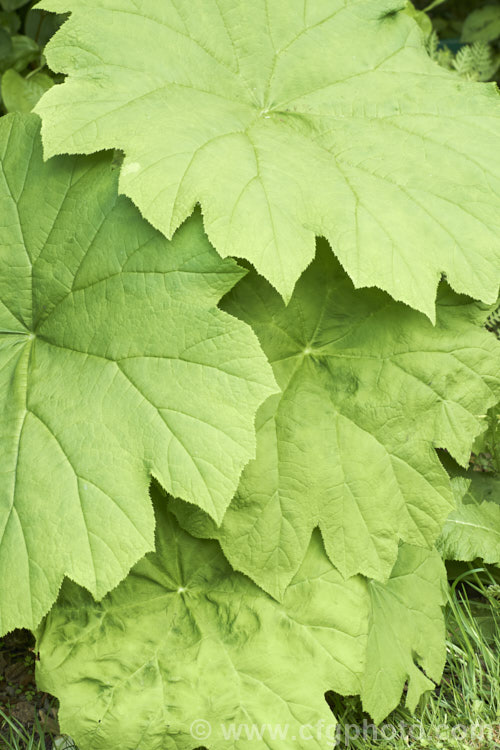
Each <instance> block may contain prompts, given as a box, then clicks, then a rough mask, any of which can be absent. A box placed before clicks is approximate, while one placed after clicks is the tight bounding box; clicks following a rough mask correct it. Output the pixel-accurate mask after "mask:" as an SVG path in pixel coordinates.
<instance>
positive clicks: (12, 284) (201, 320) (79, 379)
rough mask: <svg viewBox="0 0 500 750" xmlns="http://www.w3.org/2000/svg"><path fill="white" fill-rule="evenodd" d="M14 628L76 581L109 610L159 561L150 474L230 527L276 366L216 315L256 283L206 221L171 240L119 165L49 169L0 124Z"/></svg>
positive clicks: (0, 321) (23, 130) (25, 134)
mask: <svg viewBox="0 0 500 750" xmlns="http://www.w3.org/2000/svg"><path fill="white" fill-rule="evenodd" d="M0 158H1V165H0V217H1V227H0V247H1V254H0V384H1V390H0V393H1V396H0V398H1V417H0V431H1V435H2V450H1V452H0V476H1V478H2V481H1V483H0V580H1V582H2V583H1V586H0V630H1V631H5V630H9V629H10V628H13V627H19V626H28V627H30V626H31V627H33V626H34V625H36V624H37V623H38V622H39V620H40V618H41V617H42V615H43V614H45V612H46V611H47V609H48V608H49V606H50V605H51V604H52V602H53V601H54V599H55V597H56V595H57V591H58V589H59V586H60V583H61V580H62V577H63V576H64V574H67V575H69V576H70V577H71V578H72V579H73V580H75V581H77V582H78V583H80V584H82V585H84V586H86V587H88V588H89V589H90V591H92V593H93V594H94V595H96V596H102V595H103V594H104V593H106V591H108V590H109V589H110V588H112V587H113V586H116V584H117V583H118V582H119V581H120V580H121V579H122V578H123V577H124V576H125V575H126V573H127V572H128V570H129V569H130V566H131V565H132V564H133V563H135V562H136V561H137V560H138V559H139V558H140V557H141V556H142V555H143V554H144V553H145V552H146V551H148V550H150V549H152V545H153V530H154V518H153V512H152V509H151V505H150V501H149V497H148V484H149V480H150V475H151V474H153V475H154V476H156V477H157V478H158V479H159V480H160V481H161V482H162V483H163V485H164V486H165V487H167V488H168V489H169V490H170V491H171V492H174V493H175V494H176V495H178V496H180V497H184V498H185V499H188V500H189V501H190V502H193V503H197V504H198V505H199V506H200V507H203V508H204V509H205V510H206V511H207V512H208V513H210V514H211V515H212V516H213V517H214V518H216V519H217V520H220V519H221V518H222V515H223V513H224V510H225V508H226V505H227V504H228V502H229V501H230V499H231V497H232V495H233V494H234V490H235V488H236V486H237V483H238V479H239V475H240V472H241V469H242V467H243V466H244V464H245V463H247V461H248V460H249V458H250V457H251V456H253V455H255V433H254V416H255V412H256V410H257V408H258V406H259V405H260V404H261V403H262V401H263V400H264V399H265V398H266V397H267V396H268V395H269V394H270V393H272V391H273V379H272V373H271V368H270V367H269V365H268V364H267V362H266V360H265V357H264V355H263V353H262V351H261V349H260V347H259V345H258V342H257V339H256V337H255V336H254V334H253V333H252V332H251V330H250V329H249V328H248V326H246V325H245V324H244V323H241V322H240V321H239V320H236V319H235V318H232V317H231V316H230V315H228V314H227V313H225V312H221V311H220V310H218V309H217V307H216V305H217V302H218V300H219V298H220V296H221V295H222V294H224V293H225V292H227V291H228V289H230V288H231V287H232V286H233V284H234V283H235V282H236V281H237V280H238V279H239V278H241V276H242V274H243V273H244V272H243V271H242V270H241V269H239V268H238V267H237V266H236V264H235V263H234V262H232V261H221V260H220V258H219V257H218V255H217V254H216V253H215V251H214V250H213V249H212V248H211V246H210V245H209V243H208V242H207V240H206V238H205V236H204V235H203V230H202V226H201V220H200V219H199V218H193V219H191V220H190V221H189V222H188V223H187V224H186V225H185V226H184V227H183V228H182V229H181V230H179V232H178V234H177V235H176V237H175V239H174V240H173V241H172V242H168V241H167V240H165V238H164V237H163V236H162V235H160V234H159V233H158V232H157V231H156V230H154V229H153V228H152V227H150V226H149V225H148V224H147V223H146V222H145V221H143V220H142V219H141V217H140V216H139V214H138V212H137V210H136V209H135V207H134V206H132V205H131V204H130V203H129V201H128V199H125V198H118V196H117V191H116V173H114V172H113V171H112V169H111V166H110V165H111V162H110V158H108V156H104V157H97V158H96V157H94V158H90V159H83V160H82V159H75V158H72V159H63V160H55V161H51V162H50V163H48V164H44V163H43V160H42V153H41V142H40V137H39V126H38V118H37V117H35V116H29V117H25V118H23V117H21V116H19V115H9V116H8V117H5V118H3V119H2V120H1V122H0Z"/></svg>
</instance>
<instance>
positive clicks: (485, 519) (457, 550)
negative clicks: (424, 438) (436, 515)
mask: <svg viewBox="0 0 500 750" xmlns="http://www.w3.org/2000/svg"><path fill="white" fill-rule="evenodd" d="M453 484H454V490H455V497H456V502H457V508H456V509H455V510H454V511H453V512H452V513H451V514H450V516H449V518H448V519H447V521H446V523H445V525H444V528H443V531H442V534H441V537H440V539H439V542H438V544H439V549H440V550H441V553H442V555H443V558H444V559H445V560H467V561H472V560H475V559H476V558H482V559H483V560H484V562H486V563H491V564H494V565H500V477H498V476H489V475H488V474H481V473H478V472H469V474H468V476H467V477H456V478H455V479H453Z"/></svg>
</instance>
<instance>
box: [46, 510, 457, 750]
mask: <svg viewBox="0 0 500 750" xmlns="http://www.w3.org/2000/svg"><path fill="white" fill-rule="evenodd" d="M156 508H157V543H156V552H155V553H152V554H150V555H148V556H147V557H146V558H145V559H144V560H143V561H141V562H140V563H139V564H138V565H137V566H136V567H135V568H134V570H133V571H132V573H131V574H130V575H129V577H128V578H127V579H126V580H125V581H124V582H123V583H122V584H121V585H120V586H119V587H118V588H117V589H116V590H115V591H113V592H112V593H111V594H109V595H108V596H107V597H106V598H105V599H104V600H103V601H102V602H101V603H100V604H96V603H95V602H94V601H93V600H92V598H91V597H90V596H89V595H88V594H87V593H86V592H84V591H82V590H81V589H78V587H76V586H75V585H74V584H71V583H67V584H65V585H64V587H63V591H62V595H61V597H60V599H59V602H58V603H57V604H56V605H55V607H54V609H53V610H52V611H51V612H50V614H49V615H48V617H47V619H46V621H45V623H44V625H43V626H42V628H41V630H40V632H39V634H38V644H37V648H38V649H39V651H40V658H41V660H40V663H39V668H38V676H37V679H38V683H39V686H40V687H41V689H43V690H47V691H49V692H51V693H52V694H55V695H56V696H58V697H59V699H60V702H61V708H60V712H59V718H60V721H61V727H62V729H63V731H65V732H67V733H69V734H70V735H71V736H72V737H73V738H74V739H75V740H76V741H77V743H78V747H79V750H101V749H102V750H123V748H138V747H140V748H141V750H167V749H168V750H173V749H174V748H182V750H188V749H189V750H191V749H192V748H194V747H198V746H199V745H200V743H201V744H203V745H206V746H207V747H209V748H210V750H219V749H220V750H227V749H229V748H238V750H245V749H246V750H250V749H251V748H253V747H255V746H256V745H255V743H256V738H255V736H254V739H253V740H247V738H246V736H245V731H246V730H245V726H246V727H247V728H248V729H249V730H250V731H252V726H253V727H254V728H255V727H256V728H257V729H260V728H261V727H262V726H263V725H268V726H269V727H271V731H273V728H276V727H277V730H274V731H278V732H279V731H284V732H286V734H285V735H284V737H283V736H282V738H281V739H280V738H279V735H278V737H274V738H273V737H271V735H270V733H268V732H266V733H265V736H264V738H263V741H261V742H260V743H259V747H266V748H269V749H270V750H289V748H290V747H294V748H299V749H300V750H302V749H303V750H307V748H315V749H318V748H324V749H325V750H326V748H328V750H330V748H331V747H332V735H330V737H328V735H327V733H326V728H327V726H328V725H330V729H333V726H332V725H333V724H334V717H333V716H332V715H331V714H330V712H329V710H328V708H327V705H326V702H325V699H324V693H325V692H326V691H327V690H329V689H333V690H335V691H337V692H341V693H349V694H352V693H358V692H361V694H362V697H363V701H364V703H365V706H366V708H367V709H368V710H370V711H371V712H372V713H373V716H374V717H376V718H377V719H380V718H382V717H383V716H384V715H385V714H386V713H387V712H388V711H390V710H391V709H392V708H394V707H395V706H396V705H397V703H398V702H399V700H400V697H401V692H402V689H403V685H404V684H405V682H406V681H408V683H409V693H408V696H409V698H408V700H409V703H410V704H411V705H410V707H412V706H413V705H414V703H415V699H416V698H417V697H418V695H419V694H420V692H421V691H422V690H425V689H428V687H429V686H430V685H432V683H431V682H430V680H429V679H428V678H426V677H425V676H424V674H423V672H422V671H420V669H419V667H418V666H417V665H419V666H420V667H421V668H422V669H423V670H425V671H426V673H427V674H428V675H429V677H430V678H431V679H433V680H438V679H439V677H440V674H441V671H442V668H443V664H444V625H443V619H442V613H441V605H442V603H443V580H444V566H443V564H442V562H441V560H440V558H439V555H438V554H437V553H436V552H435V551H434V552H429V551H428V550H421V549H417V548H412V547H409V546H403V547H402V548H401V551H400V556H399V559H398V563H397V565H396V568H395V570H394V574H393V577H392V578H391V579H390V580H389V582H388V583H387V585H386V586H383V585H381V584H377V583H370V582H367V581H366V580H364V579H363V578H361V577H359V576H356V577H354V578H351V579H350V580H349V581H347V582H346V581H344V580H343V578H342V577H341V576H340V574H339V573H338V571H336V570H335V569H334V568H333V567H332V565H331V563H330V562H329V561H328V559H327V557H326V556H325V554H324V550H323V546H322V544H321V539H320V537H319V535H314V537H313V539H312V541H311V545H310V547H309V551H308V554H307V556H306V559H305V560H304V563H303V565H302V567H301V569H300V571H299V572H298V573H297V576H296V577H295V579H294V582H293V584H292V585H291V586H290V588H289V589H288V591H287V594H286V597H285V599H284V601H283V603H282V604H278V603H277V602H275V601H274V600H273V599H271V597H269V596H268V595H267V594H265V593H264V592H263V591H262V590H261V589H259V588H258V587H257V586H255V585H254V584H252V582H251V581H249V580H248V578H246V577H245V576H243V575H241V574H238V573H235V572H233V571H232V570H231V568H230V566H229V565H228V563H227V562H226V560H225V558H224V556H223V555H222V553H221V551H220V548H219V546H218V545H217V544H216V543H214V542H211V541H202V540H197V539H194V538H193V537H190V536H189V535H188V534H186V533H185V532H183V531H182V530H181V529H180V528H179V527H178V526H177V524H176V522H175V519H174V517H173V516H172V515H171V514H170V513H169V512H168V510H167V508H166V498H164V497H159V496H156ZM196 720H198V721H199V720H202V721H204V722H209V724H210V727H211V734H210V736H209V737H208V736H207V735H205V737H199V736H198V737H197V736H196V735H194V736H193V735H192V734H191V727H192V726H193V722H195V721H196ZM319 722H321V723H320V724H319ZM231 724H232V725H235V726H238V725H240V724H243V725H244V727H243V728H242V730H241V731H242V735H241V737H240V739H239V740H238V741H236V740H235V739H234V737H233V739H224V729H225V730H226V731H227V729H228V727H230V725H231ZM301 726H302V727H306V728H309V733H308V734H306V736H305V737H304V736H302V735H301ZM318 726H320V727H321V728H322V733H321V736H318V735H317V729H318ZM280 728H281V729H280ZM311 734H312V738H311V737H310V736H309V735H311ZM196 740H198V741H196Z"/></svg>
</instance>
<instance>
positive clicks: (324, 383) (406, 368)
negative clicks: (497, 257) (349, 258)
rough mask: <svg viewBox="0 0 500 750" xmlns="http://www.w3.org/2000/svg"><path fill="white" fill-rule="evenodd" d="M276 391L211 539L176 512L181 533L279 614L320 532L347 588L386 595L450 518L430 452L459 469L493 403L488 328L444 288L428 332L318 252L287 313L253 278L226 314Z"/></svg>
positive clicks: (197, 522) (495, 369) (230, 300)
mask: <svg viewBox="0 0 500 750" xmlns="http://www.w3.org/2000/svg"><path fill="white" fill-rule="evenodd" d="M224 305H225V309H226V310H228V311H229V312H231V313H232V314H234V315H237V316H238V317H239V318H241V320H244V321H245V322H247V323H249V324H250V325H251V326H252V328H253V329H254V331H255V332H256V333H257V336H258V337H259V339H260V342H261V345H262V348H263V349H264V351H265V353H266V355H267V357H268V359H269V361H270V362H271V363H272V365H273V369H274V374H275V376H276V380H277V381H278V383H279V385H280V387H281V388H282V394H281V395H274V396H272V397H271V398H270V399H269V400H268V401H267V402H266V403H265V404H264V405H263V406H262V407H261V409H260V411H259V414H258V418H257V431H258V439H257V457H256V460H255V461H252V462H251V463H250V464H249V465H248V466H247V467H246V468H245V470H244V472H243V476H242V479H241V482H240V486H239V488H238V492H237V494H236V497H235V499H234V500H233V501H232V503H231V505H230V506H229V508H228V510H227V512H226V515H225V516H224V520H223V523H222V525H221V526H220V527H217V526H216V525H215V524H214V523H213V522H211V521H210V519H209V518H208V517H207V516H206V515H205V514H203V513H200V512H196V510H195V509H193V508H192V507H190V506H187V505H185V504H184V503H182V502H179V501H174V504H173V508H174V512H176V513H177V515H178V518H179V519H180V521H181V523H182V524H183V525H184V526H185V528H187V529H188V530H189V531H191V532H192V533H193V534H195V535H197V536H209V537H214V538H217V539H218V540H219V541H220V543H221V546H222V548H223V550H224V553H225V554H226V555H227V557H228V559H229V561H230V562H231V564H232V565H233V567H235V568H236V569H237V570H241V571H242V572H244V573H245V574H246V575H248V576H250V577H251V578H252V579H253V580H255V581H256V582H257V583H258V584H259V585H260V586H262V587H263V588H264V589H265V590H266V591H268V592H269V593H271V594H272V595H273V596H275V597H277V598H280V597H281V596H283V593H284V591H285V589H286V586H287V585H288V584H289V582H290V581H291V579H292V577H293V575H294V574H295V572H296V571H297V569H298V567H299V565H300V564H301V562H302V560H303V557H304V554H305V552H306V549H307V546H308V544H309V539H310V536H311V532H312V529H313V528H314V527H316V526H319V528H320V530H321V534H322V536H323V539H324V542H325V546H326V550H327V553H328V555H329V557H330V560H331V561H332V562H333V564H334V565H335V566H336V567H337V568H338V569H339V570H340V571H341V573H342V574H343V575H345V576H351V575H353V574H355V573H363V574H364V575H366V576H369V577H372V578H377V579H380V580H384V579H386V578H387V576H388V575H389V573H390V571H391V569H392V567H393V565H394V562H395V560H396V556H397V551H398V541H399V539H403V540H405V541H406V542H409V543H411V544H415V545H422V546H427V547H431V546H432V545H433V544H434V542H435V540H436V538H437V537H438V536H439V534H440V532H441V529H442V526H443V524H444V522H445V520H446V518H447V516H448V515H449V513H450V511H451V509H452V507H453V499H452V492H451V487H450V483H449V478H448V475H447V473H446V471H445V470H444V469H443V467H442V465H441V463H440V461H439V459H438V457H437V454H436V452H435V450H434V449H435V448H438V447H439V448H446V449H447V450H448V451H449V452H450V453H451V454H452V455H453V456H454V457H455V458H456V460H457V461H459V462H461V463H462V464H464V465H466V464H467V463H468V461H469V456H470V451H471V446H472V442H473V439H474V436H475V435H476V434H478V433H479V432H480V431H481V430H482V429H484V427H485V424H484V419H482V418H481V415H482V413H483V412H484V409H485V405H486V407H487V406H488V405H489V404H492V403H496V402H497V400H498V394H499V389H500V378H499V376H498V373H499V372H500V347H499V345H498V343H497V342H496V341H495V338H494V337H493V336H492V335H491V334H490V333H488V332H486V331H485V330H483V329H482V328H481V327H479V325H478V323H479V322H482V321H483V319H484V315H485V312H484V310H481V309H480V306H477V305H475V304H471V303H470V300H467V299H463V298H459V297H457V295H455V294H454V293H452V292H450V291H449V290H447V289H446V288H445V287H443V288H442V289H441V291H440V294H439V299H438V306H437V309H438V322H437V325H436V327H433V326H432V325H431V323H430V322H429V320H427V318H425V317H424V316H423V315H421V314H420V313H417V312H415V311H414V310H411V309H409V308H408V307H406V306H404V305H402V304H401V303H397V302H394V301H393V300H392V299H390V298H389V297H388V296H387V295H386V294H384V293H382V292H380V291H378V290H355V289H354V288H353V286H352V284H351V282H350V280H349V279H348V277H347V276H346V274H345V273H344V272H343V271H342V269H341V268H340V266H339V265H338V263H337V262H336V261H335V259H334V258H333V256H332V255H331V253H330V252H329V250H328V248H327V247H326V246H325V243H321V242H320V243H319V247H318V255H317V258H316V260H315V261H314V263H313V264H312V265H311V266H310V268H309V269H308V270H307V271H306V272H305V273H304V275H303V276H302V277H301V279H300V281H299V282H298V284H297V287H296V290H295V292H294V295H293V297H292V300H291V302H290V304H289V305H288V306H287V307H285V305H284V304H283V302H282V300H281V299H280V297H279V295H278V294H277V293H276V292H275V291H274V290H273V289H272V288H271V287H270V286H269V284H268V283H267V282H266V281H264V280H263V279H261V278H259V277H258V276H257V275H256V274H252V275H249V276H247V278H246V279H244V280H243V281H242V282H240V283H239V284H238V286H237V287H235V289H234V291H233V292H232V293H231V294H230V295H229V296H228V297H227V298H226V300H225V302H224Z"/></svg>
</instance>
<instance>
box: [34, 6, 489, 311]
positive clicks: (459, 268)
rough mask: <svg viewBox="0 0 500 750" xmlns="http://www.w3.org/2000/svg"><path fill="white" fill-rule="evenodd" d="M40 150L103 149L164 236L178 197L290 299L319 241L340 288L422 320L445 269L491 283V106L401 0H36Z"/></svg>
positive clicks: (460, 284)
mask: <svg viewBox="0 0 500 750" xmlns="http://www.w3.org/2000/svg"><path fill="white" fill-rule="evenodd" d="M42 7H44V8H46V9H48V10H52V11H55V12H59V13H63V12H66V11H71V12H72V15H71V17H70V19H69V20H68V21H67V22H66V23H65V24H64V26H63V27H62V29H61V30H60V31H59V32H58V33H57V34H56V35H55V37H54V38H53V40H52V41H51V42H50V44H49V46H48V48H47V60H48V63H49V65H50V66H51V67H52V68H53V70H55V71H57V72H62V73H65V74H67V76H68V77H67V80H66V81H65V83H64V84H62V85H61V86H58V87H54V88H53V89H52V90H51V91H49V92H48V93H47V94H45V96H44V97H43V98H42V100H41V102H40V103H39V104H38V106H37V110H36V111H37V112H38V113H40V114H41V116H42V119H43V123H44V124H43V131H42V133H43V139H44V144H45V154H46V156H51V155H52V154H55V153H66V152H70V153H92V152H94V151H96V150H98V149H103V148H118V149H121V150H123V151H124V152H125V155H126V158H125V161H124V164H123V167H122V170H121V178H120V187H121V190H122V191H123V192H124V193H125V194H127V195H128V196H130V197H131V198H132V200H133V201H134V202H135V203H136V204H137V205H138V206H139V208H140V210H141V212H142V213H143V214H144V215H145V216H146V218H147V219H149V221H151V222H152V224H153V225H154V226H156V227H158V228H159V229H161V231H162V232H164V234H166V236H168V237H170V236H171V235H172V233H173V231H174V230H175V228H176V227H177V226H179V224H180V223H181V222H182V221H183V220H184V219H185V217H186V216H188V215H189V214H190V213H191V211H192V209H193V206H194V205H195V203H197V202H198V203H200V204H201V206H202V210H203V216H204V221H205V228H206V231H207V233H208V236H209V238H210V240H211V241H212V243H213V244H214V246H215V247H216V249H217V251H218V252H219V253H220V254H221V255H222V256H223V257H225V256H227V255H233V256H237V257H243V258H246V259H248V260H249V261H251V262H252V264H253V265H254V266H255V267H256V268H257V270H258V271H259V272H260V273H261V274H263V275H264V276H265V277H267V278H268V279H269V280H270V281H271V283H272V284H273V285H274V286H275V287H276V289H278V290H279V291H280V293H281V294H282V295H283V296H284V298H285V299H289V297H290V295H291V293H292V291H293V288H294V285H295V282H296V281H297V279H298V277H299V276H300V274H301V273H302V271H303V270H304V269H305V268H306V266H307V265H308V264H309V263H310V262H311V261H312V259H313V256H314V251H315V235H321V236H324V237H326V238H327V239H328V240H329V242H330V244H331V246H332V248H333V251H334V252H335V253H336V255H337V256H338V258H339V259H340V261H341V263H342V265H343V266H344V268H345V269H346V270H347V272H348V273H349V275H350V276H351V278H352V280H353V281H354V283H355V285H356V286H374V285H375V286H378V287H380V288H382V289H384V290H386V291H388V292H389V293H390V294H391V295H392V296H393V297H394V298H396V299H400V300H403V301H405V302H407V303H408V304H409V305H411V306H412V307H415V308H417V309H419V310H422V311H425V313H426V314H427V315H428V316H429V317H430V318H431V319H433V317H434V301H435V293H436V287H437V285H438V282H439V279H440V277H441V274H442V272H446V274H447V277H448V280H449V282H450V284H451V285H452V287H453V288H454V289H456V290H457V291H459V292H464V293H467V294H470V295H471V296H473V297H475V298H478V299H481V300H484V301H486V302H489V303H491V302H493V301H494V300H495V299H496V296H497V292H498V284H499V280H500V130H499V123H500V101H499V99H498V92H497V90H496V87H495V86H494V85H493V84H492V85H479V84H476V83H471V82H466V81H461V80H458V79H457V76H456V75H453V74H452V73H451V72H449V71H446V70H444V69H443V68H441V67H439V66H438V65H437V64H435V63H434V62H432V61H431V60H430V59H429V57H428V55H427V52H426V49H425V43H424V38H423V35H422V33H421V31H420V29H419V28H418V27H417V25H416V24H415V22H414V21H413V20H412V19H411V18H409V17H408V15H407V14H406V13H405V12H400V11H404V8H405V3H404V2H402V1H401V0H356V1H354V2H353V1H351V0H309V2H307V3H304V2H303V0H291V1H290V2H286V3H285V2H272V3H271V2H268V0H256V1H255V2H251V3H248V2H247V3H245V2H241V1H240V0H175V1H174V0H143V1H142V2H141V3H140V4H138V3H137V2H134V0H43V3H42Z"/></svg>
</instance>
